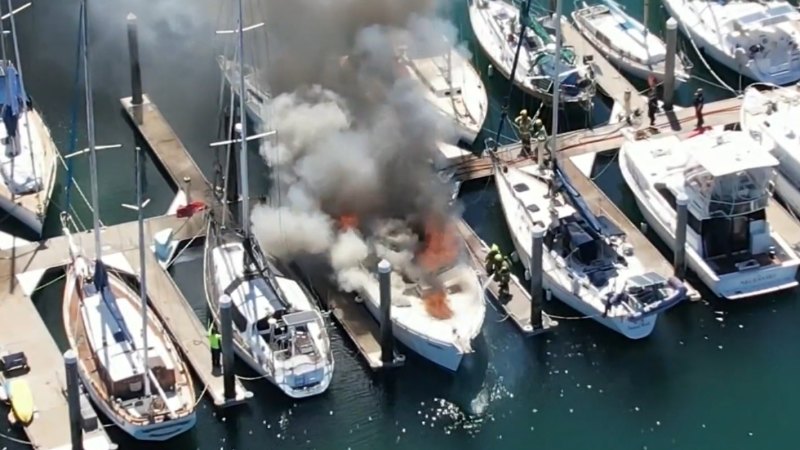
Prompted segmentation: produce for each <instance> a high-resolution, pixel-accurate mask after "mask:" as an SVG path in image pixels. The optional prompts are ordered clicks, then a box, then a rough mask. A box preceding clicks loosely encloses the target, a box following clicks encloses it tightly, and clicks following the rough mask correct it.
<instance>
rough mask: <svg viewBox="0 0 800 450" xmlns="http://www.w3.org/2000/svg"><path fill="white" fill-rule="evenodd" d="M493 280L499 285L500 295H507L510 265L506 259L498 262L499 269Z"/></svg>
mask: <svg viewBox="0 0 800 450" xmlns="http://www.w3.org/2000/svg"><path fill="white" fill-rule="evenodd" d="M494 281H496V282H497V284H498V286H499V287H500V297H508V295H509V291H508V283H509V282H510V281H511V265H510V264H509V263H508V261H507V260H506V261H503V262H502V264H500V269H499V270H498V271H497V272H495V274H494Z"/></svg>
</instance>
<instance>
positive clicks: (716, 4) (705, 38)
mask: <svg viewBox="0 0 800 450" xmlns="http://www.w3.org/2000/svg"><path fill="white" fill-rule="evenodd" d="M662 3H663V4H664V7H665V8H666V9H667V12H669V14H670V15H671V16H672V17H673V18H675V20H677V21H678V25H679V28H680V29H681V30H683V32H684V33H685V34H686V35H687V36H689V38H690V39H692V40H693V42H694V44H695V45H696V47H697V48H698V49H699V50H703V51H704V52H705V53H706V54H707V55H709V56H711V57H712V58H713V59H715V60H717V62H719V63H721V64H723V65H725V66H727V67H728V68H729V69H731V70H732V71H734V72H736V73H740V74H742V75H744V76H746V77H748V78H750V79H753V80H755V81H760V82H764V83H773V84H777V85H786V84H790V83H793V82H795V81H797V80H800V48H798V44H800V12H798V11H797V10H796V9H795V7H794V6H792V5H791V4H790V3H789V2H787V1H784V0H769V1H744V0H730V1H707V0H663V2H662Z"/></svg>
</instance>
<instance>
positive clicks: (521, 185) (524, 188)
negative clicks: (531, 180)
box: [514, 183, 530, 192]
mask: <svg viewBox="0 0 800 450" xmlns="http://www.w3.org/2000/svg"><path fill="white" fill-rule="evenodd" d="M514 190H515V191H517V192H525V191H528V190H530V188H529V187H528V185H527V184H525V183H517V184H515V185H514Z"/></svg>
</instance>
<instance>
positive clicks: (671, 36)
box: [663, 17, 678, 110]
mask: <svg viewBox="0 0 800 450" xmlns="http://www.w3.org/2000/svg"><path fill="white" fill-rule="evenodd" d="M677 46H678V22H677V21H676V20H675V19H673V18H672V17H670V18H669V19H667V59H666V60H665V61H664V98H663V100H664V109H665V110H671V109H672V101H673V97H674V96H675V52H676V47H677Z"/></svg>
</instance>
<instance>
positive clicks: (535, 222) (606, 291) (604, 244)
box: [493, 0, 687, 339]
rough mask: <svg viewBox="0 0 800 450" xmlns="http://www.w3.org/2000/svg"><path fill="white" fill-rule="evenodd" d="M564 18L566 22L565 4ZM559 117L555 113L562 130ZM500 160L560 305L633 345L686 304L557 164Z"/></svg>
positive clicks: (503, 196) (506, 199)
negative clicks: (540, 236)
mask: <svg viewBox="0 0 800 450" xmlns="http://www.w3.org/2000/svg"><path fill="white" fill-rule="evenodd" d="M556 16H557V17H558V18H560V16H561V1H560V0H558V2H557V4H556ZM559 34H560V33H559ZM556 42H559V39H558V38H557V40H556ZM558 92H559V91H558V90H556V91H555V95H554V100H553V101H554V102H556V103H557V102H558V95H559V94H558ZM558 114H559V112H558V108H555V107H554V108H553V124H554V125H553V129H554V130H557V129H558ZM552 135H553V136H552V139H553V141H552V145H551V147H552V148H556V143H555V140H556V135H557V133H552ZM493 160H494V163H495V165H496V166H495V175H494V177H495V185H496V187H497V190H498V193H499V196H500V203H501V205H502V207H503V213H504V215H505V218H506V221H507V223H508V227H509V231H510V232H511V237H512V240H513V242H514V247H515V249H516V252H517V254H518V255H519V256H520V259H521V260H522V262H523V264H524V265H525V268H526V269H527V270H531V267H530V258H531V252H532V247H533V232H534V230H535V229H537V228H538V229H541V230H546V232H545V236H544V252H543V260H542V267H543V281H544V287H545V289H548V290H550V291H551V292H552V293H553V295H554V296H555V297H556V298H558V299H559V300H561V301H562V302H564V303H566V304H567V305H568V306H570V307H571V308H573V309H576V310H577V311H579V312H581V313H582V314H584V315H585V316H586V317H590V318H592V319H594V320H595V321H597V322H598V323H600V324H602V325H604V326H606V327H608V328H610V329H612V330H614V331H616V332H618V333H620V334H622V335H624V336H626V337H628V338H630V339H640V338H644V337H646V336H648V335H649V334H650V333H651V332H652V331H653V328H654V327H655V324H656V319H657V317H658V314H659V313H660V312H662V311H664V310H666V309H668V308H671V307H672V306H674V305H676V304H677V303H679V302H681V301H683V300H684V299H685V298H686V293H687V289H686V287H685V286H684V285H683V283H681V282H680V281H679V280H677V279H676V278H669V279H668V278H665V277H664V276H662V275H660V274H658V273H656V272H652V271H649V270H648V269H647V267H645V266H644V265H643V264H642V262H641V261H640V260H639V259H638V258H637V256H636V255H635V254H634V253H633V249H632V247H631V246H630V244H627V243H626V242H625V234H624V233H623V232H622V231H621V230H620V229H619V228H618V227H617V226H616V225H615V224H614V223H613V222H611V221H610V220H609V219H608V218H606V217H596V216H594V214H593V213H592V212H591V211H589V209H588V206H587V205H586V204H585V202H584V200H583V199H582V198H581V197H580V194H578V193H577V192H576V191H575V190H574V188H573V187H572V186H571V185H570V184H569V180H568V179H567V177H566V176H565V175H563V173H561V171H560V169H559V167H558V162H557V161H554V165H553V168H552V169H546V168H544V167H543V166H537V167H530V166H529V167H526V168H523V169H516V168H513V167H506V166H504V165H503V164H502V162H501V161H500V160H499V159H498V158H496V157H493Z"/></svg>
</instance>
